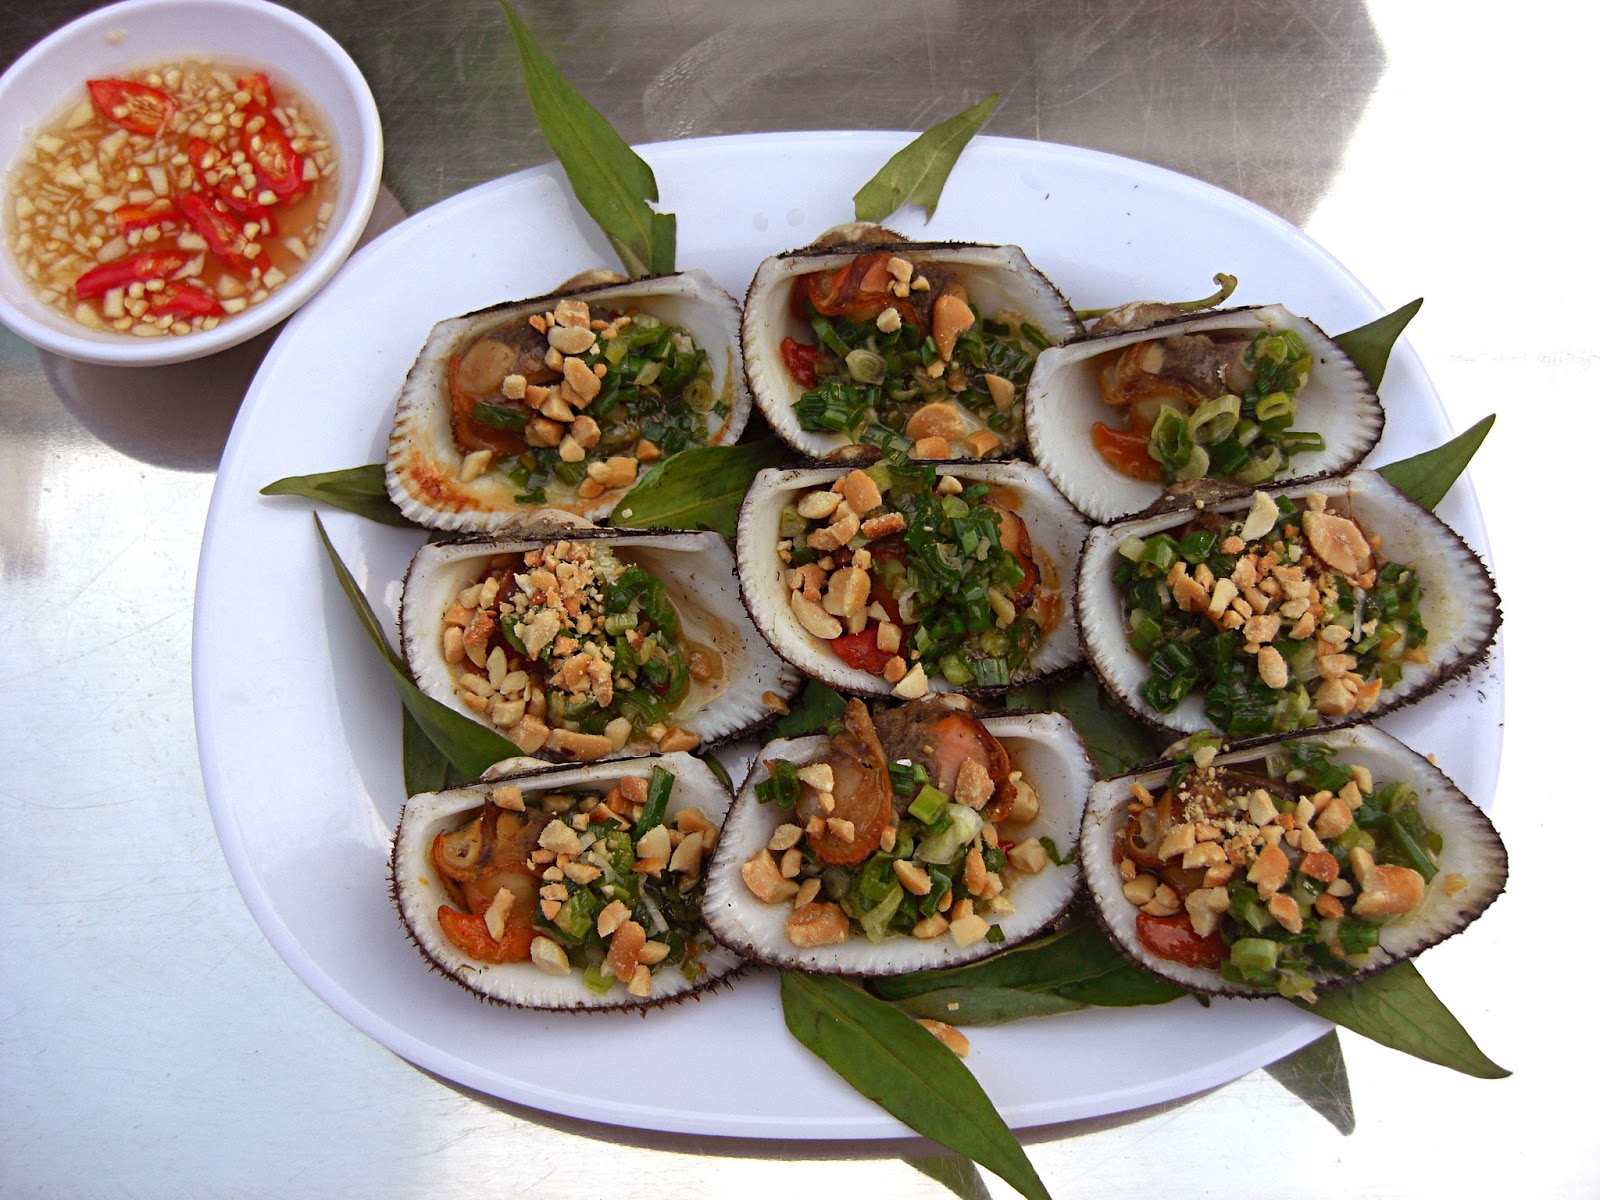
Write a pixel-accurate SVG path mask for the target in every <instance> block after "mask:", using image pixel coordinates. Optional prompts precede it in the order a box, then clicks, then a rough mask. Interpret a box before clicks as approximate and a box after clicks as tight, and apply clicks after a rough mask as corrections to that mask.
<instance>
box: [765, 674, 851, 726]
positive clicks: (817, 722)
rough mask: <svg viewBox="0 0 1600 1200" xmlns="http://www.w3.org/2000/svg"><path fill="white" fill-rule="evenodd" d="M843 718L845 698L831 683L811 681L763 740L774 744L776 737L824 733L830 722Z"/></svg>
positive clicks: (773, 724) (807, 681)
mask: <svg viewBox="0 0 1600 1200" xmlns="http://www.w3.org/2000/svg"><path fill="white" fill-rule="evenodd" d="M842 716H844V697H843V696H841V695H840V694H839V693H838V692H836V691H834V690H833V689H832V688H831V687H829V686H828V685H827V684H825V683H818V682H817V681H816V680H815V679H808V680H806V686H805V689H804V690H803V691H801V693H800V698H799V699H798V700H796V701H795V702H794V703H793V704H791V705H790V706H789V711H788V712H787V713H785V714H784V715H783V716H781V717H779V718H778V719H777V720H776V721H774V722H773V723H772V724H771V725H769V726H767V729H766V731H765V732H764V733H763V734H762V740H763V741H767V742H770V741H771V740H772V739H773V738H792V737H804V736H805V735H806V734H808V733H820V732H821V731H822V728H823V727H824V726H825V725H827V724H828V722H829V721H837V720H838V719H839V718H840V717H842Z"/></svg>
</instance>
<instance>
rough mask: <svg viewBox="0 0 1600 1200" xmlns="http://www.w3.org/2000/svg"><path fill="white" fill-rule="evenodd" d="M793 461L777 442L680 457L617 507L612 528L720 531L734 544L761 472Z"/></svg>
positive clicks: (707, 449)
mask: <svg viewBox="0 0 1600 1200" xmlns="http://www.w3.org/2000/svg"><path fill="white" fill-rule="evenodd" d="M787 457H788V451H787V450H785V449H784V446H783V443H782V442H780V441H778V439H777V438H771V437H769V438H762V439H761V440H760V441H758V442H746V443H744V444H743V445H739V446H697V447H695V448H694V449H692V450H685V451H683V452H682V453H681V454H674V455H673V456H672V457H671V458H669V459H667V460H666V461H665V462H663V463H661V464H660V465H659V466H657V467H656V468H655V469H654V470H652V471H651V472H650V473H649V474H648V475H646V476H645V477H644V478H643V479H641V480H640V481H639V482H638V483H636V484H634V485H633V487H632V488H631V489H629V491H628V494H627V495H625V496H624V497H623V498H622V499H621V500H619V501H617V507H616V509H615V510H614V511H613V514H612V524H614V525H625V526H627V527H628V528H630V529H657V528H661V529H714V530H716V531H717V532H718V533H720V534H722V536H723V537H728V538H731V537H732V536H733V533H734V526H735V525H736V524H737V523H738V520H739V505H740V503H741V502H742V501H743V500H744V494H745V493H746V492H748V491H749V490H750V482H751V480H753V479H754V478H755V477H756V472H758V471H760V470H762V469H764V468H766V467H775V466H777V465H778V464H779V463H782V462H784V461H785V460H786V458H787Z"/></svg>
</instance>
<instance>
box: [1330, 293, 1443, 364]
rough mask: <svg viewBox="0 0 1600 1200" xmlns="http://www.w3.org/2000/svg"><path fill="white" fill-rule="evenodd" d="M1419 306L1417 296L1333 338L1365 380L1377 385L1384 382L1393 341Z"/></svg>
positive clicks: (1420, 301)
mask: <svg viewBox="0 0 1600 1200" xmlns="http://www.w3.org/2000/svg"><path fill="white" fill-rule="evenodd" d="M1421 307H1422V297H1421V296H1418V297H1417V298H1416V299H1415V300H1413V301H1412V302H1411V303H1410V304H1407V305H1405V306H1404V307H1402V308H1397V309H1395V310H1394V311H1393V312H1392V313H1389V314H1387V315H1386V316H1382V317H1379V318H1378V319H1377V320H1376V321H1370V322H1368V323H1367V324H1365V325H1363V326H1361V327H1360V328H1359V329H1352V330H1351V331H1350V332H1349V333H1341V334H1339V335H1338V336H1336V337H1335V338H1334V339H1333V340H1334V341H1336V342H1338V343H1339V345H1340V346H1341V347H1343V349H1344V352H1345V353H1346V354H1348V355H1349V356H1350V357H1351V359H1352V360H1353V361H1354V362H1355V364H1356V366H1358V367H1360V368H1361V373H1362V374H1363V375H1365V376H1366V377H1367V382H1368V383H1370V384H1371V385H1372V386H1373V387H1377V386H1378V385H1379V384H1380V383H1382V382H1383V375H1384V372H1385V371H1387V370H1388V369H1389V353H1390V351H1392V350H1393V349H1394V344H1395V343H1396V342H1397V341H1399V340H1400V334H1401V333H1402V332H1403V331H1404V330H1405V327H1406V326H1407V325H1409V324H1411V318H1412V317H1414V316H1416V315H1417V310H1418V309H1420V308H1421Z"/></svg>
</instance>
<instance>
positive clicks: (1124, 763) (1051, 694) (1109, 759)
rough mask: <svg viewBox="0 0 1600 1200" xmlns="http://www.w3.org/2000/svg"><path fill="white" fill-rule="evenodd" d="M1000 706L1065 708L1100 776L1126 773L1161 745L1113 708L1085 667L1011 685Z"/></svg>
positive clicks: (1155, 753) (1046, 709)
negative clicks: (1053, 679) (1058, 677)
mask: <svg viewBox="0 0 1600 1200" xmlns="http://www.w3.org/2000/svg"><path fill="white" fill-rule="evenodd" d="M1006 707H1007V708H1010V709H1021V710H1024V711H1027V712H1058V713H1064V714H1066V716H1067V718H1068V719H1069V720H1070V721H1071V722H1072V724H1073V726H1074V727H1075V728H1076V729H1077V731H1078V734H1079V736H1080V737H1082V738H1083V742H1084V745H1085V746H1087V747H1088V749H1089V754H1090V756H1091V757H1093V759H1094V765H1095V769H1096V770H1098V771H1099V772H1100V777H1101V778H1102V779H1109V778H1111V777H1112V776H1113V775H1122V774H1126V773H1127V772H1128V771H1131V770H1132V769H1133V768H1134V767H1136V766H1139V765H1140V764H1141V763H1147V762H1149V761H1150V760H1151V759H1153V758H1156V757H1157V756H1159V755H1160V753H1161V751H1162V749H1163V743H1162V741H1161V740H1160V739H1159V738H1157V737H1156V736H1155V735H1154V734H1152V733H1151V732H1150V731H1149V730H1148V729H1146V728H1145V726H1144V725H1143V724H1141V723H1140V722H1138V721H1136V720H1134V719H1133V718H1132V717H1130V716H1129V715H1128V714H1127V713H1125V712H1124V711H1123V710H1122V709H1120V708H1118V707H1117V705H1116V703H1115V702H1114V701H1112V699H1111V698H1110V697H1109V696H1107V695H1106V694H1105V692H1104V691H1103V690H1101V687H1100V685H1099V683H1098V682H1097V681H1096V680H1095V678H1094V676H1093V675H1091V674H1089V673H1088V672H1087V671H1084V672H1082V673H1080V674H1078V675H1074V676H1073V677H1072V678H1071V679H1068V680H1065V681H1063V682H1060V683H1053V684H1042V683H1036V684H1031V685H1029V686H1028V687H1022V688H1015V689H1013V690H1012V691H1011V692H1009V693H1007V695H1006Z"/></svg>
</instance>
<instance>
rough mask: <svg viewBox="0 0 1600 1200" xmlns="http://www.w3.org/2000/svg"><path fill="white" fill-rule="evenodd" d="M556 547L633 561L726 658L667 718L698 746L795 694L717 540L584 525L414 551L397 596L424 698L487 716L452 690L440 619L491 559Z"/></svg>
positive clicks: (699, 636)
mask: <svg viewBox="0 0 1600 1200" xmlns="http://www.w3.org/2000/svg"><path fill="white" fill-rule="evenodd" d="M558 541H587V542H591V543H593V544H595V545H597V546H604V547H606V548H607V549H609V550H610V551H611V552H612V553H613V554H615V555H616V556H617V558H618V559H619V560H621V561H622V562H623V563H624V564H628V563H633V564H637V565H638V566H640V567H643V568H644V569H645V570H646V571H648V572H649V573H650V574H652V575H654V576H655V577H656V578H658V579H660V580H662V582H663V583H665V584H666V587H667V594H668V596H669V597H670V598H671V600H672V603H673V606H674V607H675V608H676V609H677V610H678V616H679V620H680V624H681V629H682V631H683V637H684V638H685V639H687V640H689V641H694V642H698V643H701V644H703V645H709V646H711V647H712V648H714V649H716V650H717V651H718V652H719V653H720V654H721V655H722V661H723V668H724V669H723V672H722V679H721V682H720V684H718V685H716V686H710V685H707V684H702V683H692V684H691V685H690V689H689V692H688V695H687V696H686V697H685V698H684V700H683V701H682V703H681V704H680V705H679V707H678V709H677V712H676V715H675V716H674V717H673V718H672V720H673V723H674V724H675V725H677V726H680V727H682V728H684V729H687V730H689V732H691V733H694V734H696V735H698V736H699V738H700V740H701V742H702V743H703V744H708V743H712V742H717V741H721V740H723V739H725V738H729V737H731V736H733V735H734V734H736V733H740V732H743V731H744V730H747V729H749V728H751V727H752V726H755V725H757V724H759V723H761V722H762V721H764V720H767V719H768V718H770V717H772V716H773V715H774V713H773V710H772V709H771V708H770V707H768V706H767V704H765V703H764V702H763V700H762V696H763V695H764V694H765V693H768V692H771V693H773V694H774V695H775V696H777V697H780V698H783V699H788V698H789V697H790V696H793V695H794V694H795V692H797V691H798V690H799V687H800V676H799V674H798V673H797V672H795V671H794V670H793V669H792V668H791V667H790V666H789V665H788V664H787V663H785V662H784V661H783V660H782V659H780V658H779V657H778V656H777V655H775V654H774V653H773V652H772V651H771V649H770V648H769V647H768V646H767V644H766V643H765V642H764V641H763V640H762V638H761V636H760V634H758V633H757V632H756V630H755V627H754V626H753V625H752V624H751V622H750V617H749V614H748V613H746V612H745V610H744V606H743V604H741V603H740V601H739V595H738V591H737V588H736V586H735V584H734V580H733V575H734V562H733V552H732V551H731V550H730V549H729V548H728V543H727V542H726V541H725V540H724V539H723V538H722V536H721V535H720V534H716V533H709V532H703V531H701V532H678V533H645V532H630V531H624V530H615V529H587V530H569V531H564V532H562V533H561V534H560V535H559V536H555V535H552V536H547V537H543V538H532V539H527V540H522V541H508V540H495V541H489V540H472V541H457V542H432V543H429V544H428V545H425V546H423V547H422V548H421V549H420V550H418V551H417V553H416V555H415V556H414V557H413V558H412V560H411V565H410V567H409V568H408V569H407V571H406V578H405V585H404V590H403V592H402V594H401V602H400V642H401V646H402V649H403V651H404V653H405V657H406V663H407V665H408V666H409V667H410V669H411V674H412V678H413V679H414V680H415V681H416V684H417V686H418V687H419V688H421V689H422V691H423V692H425V693H426V694H427V695H429V696H431V697H433V699H435V700H438V701H439V702H441V703H443V704H446V705H448V706H450V707H451V708H453V709H455V710H456V711H457V712H459V713H462V714H463V715H466V716H469V717H472V719H474V720H477V721H482V720H483V718H482V717H481V716H479V715H477V714H475V713H473V712H472V710H471V709H469V708H467V707H466V705H465V704H463V703H462V701H461V699H460V697H459V696H458V695H457V693H456V690H455V686H454V684H453V682H452V676H451V673H450V670H449V667H448V664H446V662H445V660H444V650H443V639H442V636H441V630H442V618H443V616H444V614H445V612H446V611H447V610H448V609H449V608H450V606H451V605H452V604H453V603H454V601H455V598H456V596H457V595H458V594H459V593H460V592H461V591H462V589H464V588H465V587H467V586H468V585H469V584H471V583H472V582H473V581H474V580H476V579H479V578H481V577H482V575H483V574H484V572H485V571H486V570H487V568H488V563H489V560H490V559H491V558H493V557H495V556H496V555H501V554H521V553H523V552H525V551H527V550H532V549H536V548H539V547H543V546H548V545H552V544H555V543H556V542H558ZM652 749H653V747H652V746H651V745H650V744H649V743H648V742H645V741H643V740H642V739H641V740H639V741H637V742H636V743H635V744H634V745H633V746H631V747H630V748H629V750H628V751H626V753H633V754H647V753H650V752H651V751H652Z"/></svg>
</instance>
